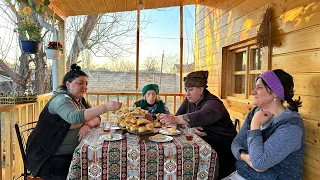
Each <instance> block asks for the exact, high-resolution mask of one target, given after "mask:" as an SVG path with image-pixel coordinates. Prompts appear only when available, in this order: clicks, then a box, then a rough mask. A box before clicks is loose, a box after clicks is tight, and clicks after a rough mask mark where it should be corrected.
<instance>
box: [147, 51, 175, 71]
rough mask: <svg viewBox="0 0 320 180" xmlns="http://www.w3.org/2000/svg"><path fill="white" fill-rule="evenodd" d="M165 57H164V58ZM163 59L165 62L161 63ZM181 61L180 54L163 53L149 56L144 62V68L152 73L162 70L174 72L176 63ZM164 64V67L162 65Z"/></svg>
mask: <svg viewBox="0 0 320 180" xmlns="http://www.w3.org/2000/svg"><path fill="white" fill-rule="evenodd" d="M162 58H163V59H162ZM162 61H163V63H161V62H162ZM178 62H179V55H178V54H165V53H164V54H163V56H162V55H158V56H148V57H147V58H146V59H145V61H144V63H143V68H144V69H145V70H147V71H149V72H151V73H155V72H161V69H162V72H164V73H172V72H173V66H174V64H177V63H178ZM161 64H162V67H161Z"/></svg>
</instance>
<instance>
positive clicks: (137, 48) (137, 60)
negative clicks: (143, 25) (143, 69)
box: [136, 9, 140, 92]
mask: <svg viewBox="0 0 320 180" xmlns="http://www.w3.org/2000/svg"><path fill="white" fill-rule="evenodd" d="M139 41H140V10H139V9H138V10H137V45H136V51H137V52H136V92H138V88H139V51H140V50H139V44H140V42H139Z"/></svg>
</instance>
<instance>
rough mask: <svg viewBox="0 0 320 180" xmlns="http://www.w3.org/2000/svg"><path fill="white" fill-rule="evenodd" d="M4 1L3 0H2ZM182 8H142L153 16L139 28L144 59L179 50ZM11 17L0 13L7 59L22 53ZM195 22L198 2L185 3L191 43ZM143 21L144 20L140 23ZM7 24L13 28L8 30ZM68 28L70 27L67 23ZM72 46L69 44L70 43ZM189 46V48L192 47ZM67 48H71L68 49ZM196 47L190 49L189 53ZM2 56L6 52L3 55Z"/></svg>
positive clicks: (186, 33) (187, 38)
mask: <svg viewBox="0 0 320 180" xmlns="http://www.w3.org/2000/svg"><path fill="white" fill-rule="evenodd" d="M1 1H2V2H0V3H1V4H3V0H1ZM179 12H180V8H179V7H172V8H165V9H153V10H142V11H141V18H142V17H144V16H146V17H148V16H150V17H151V20H152V21H151V23H149V24H148V25H147V26H146V28H145V29H141V32H140V61H143V60H144V59H145V58H146V57H148V56H161V55H162V53H164V55H165V56H166V55H167V54H179V49H180V47H179V45H180V42H179V33H180V29H179V28H180V27H179V26H180V20H179V19H180V15H179ZM7 19H8V17H6V14H5V13H3V12H2V14H0V45H1V47H0V48H1V49H2V51H3V50H5V47H6V46H8V45H9V44H10V43H12V47H13V48H12V49H11V50H10V51H9V54H8V56H7V58H6V59H7V60H9V61H13V60H14V59H17V57H19V54H20V51H19V48H18V46H17V39H15V38H14V39H13V40H12V39H10V38H9V36H8V34H12V32H11V31H13V27H14V26H13V25H12V24H8V23H7V22H8V20H7ZM194 23H195V6H194V5H190V6H184V26H185V27H184V39H185V40H184V41H185V44H187V43H189V44H190V45H191V46H192V47H193V38H194ZM141 25H143V22H142V23H141ZM8 27H9V28H10V29H9V31H10V32H8ZM67 28H68V27H67ZM67 47H70V45H67ZM189 49H190V48H189ZM67 51H68V49H67ZM184 51H185V54H187V53H188V50H184ZM191 51H193V49H191V50H190V52H189V53H193V52H191ZM135 56H136V55H135V54H132V55H131V56H129V57H126V58H127V59H128V60H131V61H135V60H136V57H135ZM189 57H191V58H190V60H188V61H189V62H190V61H192V57H193V55H192V56H190V55H189ZM0 58H1V59H3V55H0ZM92 60H93V63H96V64H100V65H103V64H105V63H106V62H107V61H109V60H108V58H104V57H93V59H92Z"/></svg>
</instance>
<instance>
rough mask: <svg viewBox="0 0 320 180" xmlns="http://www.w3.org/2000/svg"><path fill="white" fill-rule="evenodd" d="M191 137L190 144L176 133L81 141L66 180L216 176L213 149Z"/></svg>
mask: <svg viewBox="0 0 320 180" xmlns="http://www.w3.org/2000/svg"><path fill="white" fill-rule="evenodd" d="M89 133H90V132H89ZM195 139H196V140H195V141H194V142H193V143H192V144H191V143H189V142H188V141H186V139H185V136H184V135H179V136H173V141H171V142H166V143H156V142H152V141H148V142H145V141H140V138H139V136H137V135H133V134H125V138H124V139H122V140H120V141H113V142H107V141H105V142H103V143H102V144H100V145H93V146H92V145H88V144H90V143H88V144H86V143H85V142H86V141H85V140H84V141H82V142H81V143H80V144H79V146H78V147H77V148H76V150H75V152H74V155H73V160H72V162H71V165H70V168H69V174H68V177H67V179H69V180H72V179H106V180H107V179H123V180H124V179H159V180H162V179H216V177H217V175H216V174H217V154H216V152H215V151H214V150H213V149H212V148H211V146H210V145H209V144H207V143H206V142H205V141H203V140H202V139H201V138H199V137H196V138H195Z"/></svg>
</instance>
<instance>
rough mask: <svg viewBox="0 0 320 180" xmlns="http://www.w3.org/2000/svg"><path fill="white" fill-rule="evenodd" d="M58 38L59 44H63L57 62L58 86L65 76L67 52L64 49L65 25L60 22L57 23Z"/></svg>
mask: <svg viewBox="0 0 320 180" xmlns="http://www.w3.org/2000/svg"><path fill="white" fill-rule="evenodd" d="M58 31H59V37H58V41H59V42H61V43H62V44H63V46H62V47H63V53H62V55H61V57H60V59H59V60H58V85H59V83H62V80H63V77H64V75H65V74H66V62H67V61H66V52H67V48H66V44H67V43H66V24H65V22H60V23H59V29H58Z"/></svg>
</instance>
